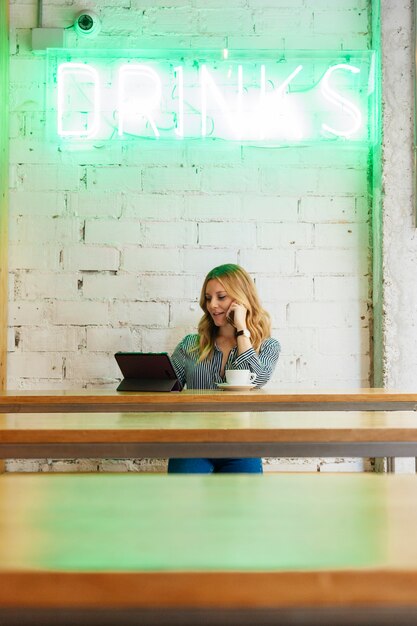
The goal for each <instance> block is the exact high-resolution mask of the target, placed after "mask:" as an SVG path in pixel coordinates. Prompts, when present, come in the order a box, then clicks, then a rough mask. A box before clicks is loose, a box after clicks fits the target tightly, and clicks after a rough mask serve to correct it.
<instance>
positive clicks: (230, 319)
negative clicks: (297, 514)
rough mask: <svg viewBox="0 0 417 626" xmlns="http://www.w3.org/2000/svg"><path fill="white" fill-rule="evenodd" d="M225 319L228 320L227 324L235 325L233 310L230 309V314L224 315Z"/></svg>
mask: <svg viewBox="0 0 417 626" xmlns="http://www.w3.org/2000/svg"><path fill="white" fill-rule="evenodd" d="M226 319H227V321H228V322H229V324H231V325H232V326H234V325H235V312H234V311H230V314H229V315H228V316H227V317H226Z"/></svg>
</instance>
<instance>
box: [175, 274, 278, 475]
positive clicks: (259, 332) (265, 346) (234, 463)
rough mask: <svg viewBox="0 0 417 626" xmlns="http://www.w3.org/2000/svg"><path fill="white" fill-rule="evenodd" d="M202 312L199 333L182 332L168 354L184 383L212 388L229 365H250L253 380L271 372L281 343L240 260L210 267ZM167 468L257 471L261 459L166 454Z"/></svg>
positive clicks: (246, 367) (245, 367) (259, 381)
mask: <svg viewBox="0 0 417 626" xmlns="http://www.w3.org/2000/svg"><path fill="white" fill-rule="evenodd" d="M200 306H201V308H202V309H203V311H204V315H203V317H202V318H201V320H200V323H199V325H198V334H196V335H195V334H193V335H187V336H186V337H184V339H182V341H180V343H179V344H178V346H177V347H176V348H175V350H174V353H173V355H172V362H173V365H174V368H175V372H176V374H177V376H178V378H179V379H180V381H181V382H182V384H183V385H187V389H216V388H217V386H216V383H223V382H224V381H225V371H226V370H228V369H241V370H250V371H251V372H254V373H255V374H256V378H255V381H254V383H255V385H256V386H257V387H262V386H263V385H265V383H267V382H268V380H269V379H270V377H271V374H272V372H273V371H274V368H275V365H276V363H277V360H278V356H279V352H280V345H279V343H278V341H277V340H276V339H273V338H272V337H271V336H270V330H271V323H270V318H269V314H268V313H267V312H266V311H265V310H264V309H263V308H262V306H261V304H260V302H259V297H258V294H257V292H256V288H255V285H254V283H253V281H252V279H251V277H250V276H249V274H248V273H247V272H246V271H245V270H244V269H243V268H242V267H240V266H239V265H233V264H231V263H228V264H227V265H220V266H219V267H215V268H214V269H213V270H211V272H209V273H208V274H207V276H206V278H205V280H204V283H203V287H202V290H201V296H200ZM168 472H169V473H175V474H178V473H198V474H205V473H212V472H215V473H220V472H223V473H225V472H245V473H248V472H249V473H257V474H261V473H262V459H259V458H244V459H170V460H169V463H168Z"/></svg>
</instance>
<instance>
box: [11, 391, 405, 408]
mask: <svg viewBox="0 0 417 626" xmlns="http://www.w3.org/2000/svg"><path fill="white" fill-rule="evenodd" d="M416 409H417V392H415V391H414V392H406V391H393V390H387V389H359V390H355V391H352V390H350V391H329V392H324V391H314V390H309V391H288V392H287V391H281V390H273V389H254V390H250V391H243V392H237V391H236V392H232V391H217V390H215V391H212V390H189V391H187V390H186V391H182V392H180V393H176V392H173V393H151V392H132V393H130V392H123V393H121V392H117V391H113V390H107V391H105V390H81V391H2V392H0V412H4V413H12V412H13V413H19V412H23V413H27V412H35V411H37V412H41V413H45V412H58V413H62V412H65V413H68V412H80V411H88V412H95V411H101V412H103V411H108V412H114V411H141V412H143V411H182V412H184V411H187V412H188V411H281V410H285V411H301V410H314V411H316V410H320V411H334V410H351V411H353V410H365V411H366V410H368V411H372V410H379V411H387V410H411V411H413V410H416Z"/></svg>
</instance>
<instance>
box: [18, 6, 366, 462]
mask: <svg viewBox="0 0 417 626" xmlns="http://www.w3.org/2000/svg"><path fill="white" fill-rule="evenodd" d="M226 4H227V7H226V8H224V2H220V1H218V0H205V1H204V2H203V1H200V0H157V1H155V0H153V1H152V2H151V1H150V0H141V1H140V2H139V1H136V0H123V1H118V0H114V1H112V0H106V1H105V2H100V3H96V11H97V12H98V13H99V14H100V16H101V18H102V31H101V33H100V35H99V36H98V37H97V38H96V39H94V41H93V42H91V41H90V40H83V41H77V38H76V36H75V34H74V33H73V32H72V31H71V30H68V32H67V45H68V47H79V48H89V47H91V48H92V47H95V48H100V47H102V48H137V47H142V48H155V49H157V48H161V47H163V48H186V49H188V48H191V49H193V48H207V49H222V48H224V47H225V46H226V45H228V46H229V47H230V48H237V49H239V48H248V49H268V48H270V49H275V48H276V47H277V46H278V47H280V48H283V49H291V48H293V49H300V48H311V49H312V50H317V49H335V50H339V49H341V48H342V49H362V50H366V49H367V48H368V47H369V42H370V34H369V32H368V19H369V16H368V10H367V7H368V3H367V2H365V1H360V0H338V2H334V1H331V0H314V1H313V0H230V1H229V2H227V3H226ZM90 5H91V6H93V5H94V2H93V3H89V6H90ZM83 7H84V5H83V3H82V2H79V1H76V2H73V3H70V4H69V3H68V2H67V1H66V0H54V2H53V4H50V3H46V4H45V6H44V22H45V26H55V27H68V26H70V25H71V24H72V21H73V19H74V16H75V14H76V13H77V11H79V10H80V9H81V8H83ZM10 8H11V26H12V31H11V40H12V41H11V64H12V65H11V67H12V69H11V80H12V85H11V103H10V107H11V112H10V114H11V140H10V141H11V143H10V159H11V163H10V167H11V189H10V204H11V215H10V244H11V245H10V272H11V285H12V287H11V293H10V336H11V340H10V344H11V350H10V353H9V365H10V368H9V380H8V386H9V388H20V389H47V388H59V387H61V388H65V389H69V388H80V387H92V386H108V387H115V386H116V384H117V378H118V371H117V367H116V365H115V362H114V359H113V354H114V351H115V350H116V349H124V350H146V351H147V350H157V351H158V350H166V351H171V350H172V349H173V348H174V346H175V345H176V343H177V342H178V340H179V339H180V338H181V337H182V336H183V335H184V334H185V333H187V332H190V331H192V330H193V329H194V328H195V325H196V323H197V321H198V318H199V312H198V305H197V301H198V296H199V289H200V286H201V283H202V281H203V278H204V275H205V274H206V273H207V271H209V270H210V269H211V268H212V267H213V266H215V265H218V264H221V263H226V262H237V263H240V264H241V265H243V266H244V267H245V268H246V269H247V270H248V271H250V272H251V274H252V275H253V277H254V278H255V280H256V283H257V285H258V288H259V291H260V295H261V298H262V300H263V302H264V304H265V306H266V307H267V308H268V310H269V311H270V313H271V316H272V319H273V324H274V331H273V334H274V336H276V337H277V338H278V339H279V340H280V341H281V343H282V358H281V359H280V362H279V364H278V367H277V369H276V372H275V374H274V377H273V380H272V382H271V383H270V386H273V387H276V388H280V387H281V388H288V387H297V386H298V387H302V388H310V387H325V388H327V389H331V388H337V387H357V386H368V385H369V376H370V357H369V334H370V331H369V323H370V310H369V281H370V272H369V267H370V258H369V257H370V255H369V250H368V238H369V232H368V223H369V215H368V204H369V203H368V197H367V190H368V182H367V179H368V153H367V150H366V149H355V150H345V149H344V148H343V147H339V146H335V147H334V148H333V147H330V148H329V147H324V148H320V149H317V148H314V147H308V148H306V147H304V148H297V147H291V148H285V149H279V148H263V149H262V150H260V149H257V148H255V147H251V146H250V145H244V146H241V145H238V144H236V143H233V142H229V143H228V142H223V143H221V142H219V143H214V144H213V145H209V146H203V145H201V142H198V141H194V142H192V143H186V142H184V143H178V144H175V145H173V143H172V142H169V143H168V144H163V142H159V143H158V142H154V143H152V142H144V143H143V142H141V143H140V144H139V143H132V142H129V143H126V144H123V142H118V143H114V144H113V145H106V146H101V147H100V146H98V147H91V148H90V149H89V150H81V149H72V150H68V151H65V150H64V151H62V150H61V149H60V148H59V147H58V146H57V145H56V144H54V142H53V141H51V138H50V137H48V136H47V132H46V131H47V124H46V116H45V83H44V80H45V79H44V76H45V73H44V71H45V65H44V64H45V60H44V59H43V58H42V57H37V56H33V54H32V52H31V50H30V45H29V44H30V29H31V28H33V27H35V26H36V19H37V18H36V10H35V5H34V4H26V3H25V4H23V3H20V2H13V1H12V2H11V3H10ZM62 466H63V467H64V466H65V464H62ZM315 467H316V469H317V464H316V466H315ZM43 469H45V468H44V467H43ZM134 469H137V468H136V466H135V468H134Z"/></svg>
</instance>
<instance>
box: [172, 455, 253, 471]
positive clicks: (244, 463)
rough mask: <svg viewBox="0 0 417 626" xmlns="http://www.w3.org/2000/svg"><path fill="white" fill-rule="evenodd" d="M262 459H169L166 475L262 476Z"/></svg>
mask: <svg viewBox="0 0 417 626" xmlns="http://www.w3.org/2000/svg"><path fill="white" fill-rule="evenodd" d="M262 473H263V470H262V459H255V458H249V459H169V461H168V474H262Z"/></svg>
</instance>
